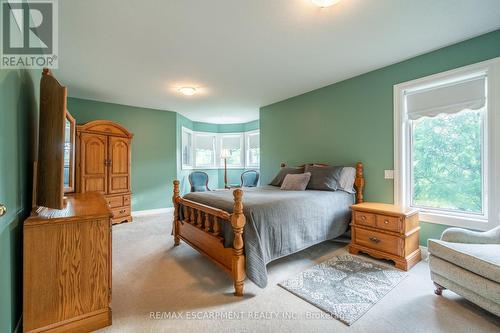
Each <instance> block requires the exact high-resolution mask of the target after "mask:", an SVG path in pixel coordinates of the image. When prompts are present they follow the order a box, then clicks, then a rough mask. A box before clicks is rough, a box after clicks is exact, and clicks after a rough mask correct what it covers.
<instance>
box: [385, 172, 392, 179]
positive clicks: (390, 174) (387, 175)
mask: <svg viewBox="0 0 500 333" xmlns="http://www.w3.org/2000/svg"><path fill="white" fill-rule="evenodd" d="M384 178H385V179H394V170H384Z"/></svg>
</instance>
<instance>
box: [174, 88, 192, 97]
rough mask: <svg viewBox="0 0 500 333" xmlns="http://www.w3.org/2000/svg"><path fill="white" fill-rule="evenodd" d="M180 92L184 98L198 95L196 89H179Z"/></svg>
mask: <svg viewBox="0 0 500 333" xmlns="http://www.w3.org/2000/svg"><path fill="white" fill-rule="evenodd" d="M178 91H179V92H180V93H181V94H183V95H184V96H193V95H194V94H196V88H194V87H182V88H179V89H178Z"/></svg>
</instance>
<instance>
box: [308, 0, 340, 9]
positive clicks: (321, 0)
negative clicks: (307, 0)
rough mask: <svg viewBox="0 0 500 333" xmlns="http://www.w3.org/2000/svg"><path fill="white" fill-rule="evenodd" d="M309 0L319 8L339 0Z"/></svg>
mask: <svg viewBox="0 0 500 333" xmlns="http://www.w3.org/2000/svg"><path fill="white" fill-rule="evenodd" d="M311 1H312V3H313V4H315V5H316V6H318V7H321V8H325V7H330V6H333V5H335V4H337V3H339V2H340V0H311Z"/></svg>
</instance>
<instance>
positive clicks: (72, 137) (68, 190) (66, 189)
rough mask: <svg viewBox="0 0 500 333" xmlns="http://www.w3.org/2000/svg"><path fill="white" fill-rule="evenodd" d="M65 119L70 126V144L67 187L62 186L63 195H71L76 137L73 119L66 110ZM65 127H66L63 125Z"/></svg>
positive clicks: (73, 184) (73, 185)
mask: <svg viewBox="0 0 500 333" xmlns="http://www.w3.org/2000/svg"><path fill="white" fill-rule="evenodd" d="M65 119H66V120H68V121H69V123H70V124H71V129H70V138H69V140H70V143H71V151H70V153H69V155H70V157H69V178H68V183H69V186H64V193H71V192H74V191H75V142H76V141H75V136H76V121H75V118H73V116H72V115H71V113H69V112H68V110H66V112H65ZM65 126H66V125H65ZM65 139H66V138H65Z"/></svg>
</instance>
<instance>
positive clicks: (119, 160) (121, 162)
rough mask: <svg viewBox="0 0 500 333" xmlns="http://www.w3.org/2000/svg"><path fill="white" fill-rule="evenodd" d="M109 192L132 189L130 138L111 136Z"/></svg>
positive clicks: (121, 191)
mask: <svg viewBox="0 0 500 333" xmlns="http://www.w3.org/2000/svg"><path fill="white" fill-rule="evenodd" d="M108 142H109V150H108V151H109V178H108V179H109V184H108V193H109V194H112V193H123V192H129V191H130V139H128V138H122V137H115V136H110V137H109V141H108Z"/></svg>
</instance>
